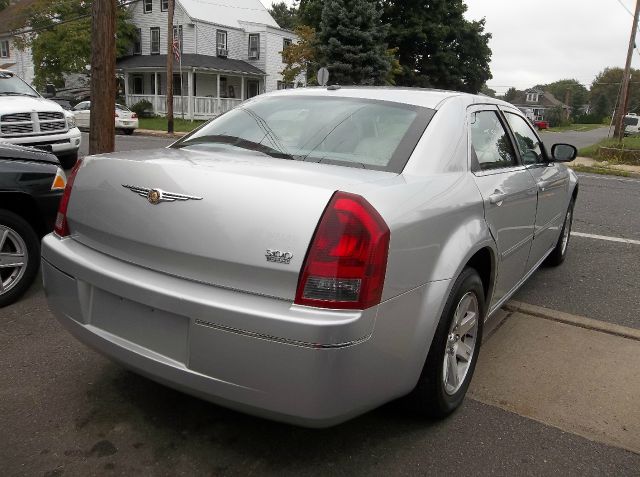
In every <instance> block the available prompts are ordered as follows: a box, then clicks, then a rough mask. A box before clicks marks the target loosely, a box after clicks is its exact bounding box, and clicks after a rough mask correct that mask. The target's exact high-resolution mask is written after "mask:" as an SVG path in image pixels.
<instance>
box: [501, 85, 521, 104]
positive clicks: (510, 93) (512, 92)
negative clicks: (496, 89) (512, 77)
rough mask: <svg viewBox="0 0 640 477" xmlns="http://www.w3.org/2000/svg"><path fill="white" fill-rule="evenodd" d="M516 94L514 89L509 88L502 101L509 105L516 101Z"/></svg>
mask: <svg viewBox="0 0 640 477" xmlns="http://www.w3.org/2000/svg"><path fill="white" fill-rule="evenodd" d="M516 94H518V91H517V90H516V89H515V88H514V87H511V88H509V89H508V90H507V92H506V93H504V100H505V101H508V102H509V103H510V102H511V101H513V100H514V99H516Z"/></svg>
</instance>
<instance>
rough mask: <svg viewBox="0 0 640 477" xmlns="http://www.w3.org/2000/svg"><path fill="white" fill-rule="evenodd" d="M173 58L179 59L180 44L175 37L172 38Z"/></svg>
mask: <svg viewBox="0 0 640 477" xmlns="http://www.w3.org/2000/svg"><path fill="white" fill-rule="evenodd" d="M173 56H175V57H176V60H179V59H180V42H179V41H178V37H177V36H174V37H173Z"/></svg>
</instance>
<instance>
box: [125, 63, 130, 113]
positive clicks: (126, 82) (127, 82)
mask: <svg viewBox="0 0 640 477" xmlns="http://www.w3.org/2000/svg"><path fill="white" fill-rule="evenodd" d="M124 104H126V105H127V106H131V100H130V99H129V73H128V72H127V71H125V72H124Z"/></svg>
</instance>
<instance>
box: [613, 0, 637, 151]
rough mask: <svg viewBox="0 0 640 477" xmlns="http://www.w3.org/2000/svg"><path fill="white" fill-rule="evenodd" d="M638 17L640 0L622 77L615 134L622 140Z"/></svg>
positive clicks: (634, 17) (634, 16)
mask: <svg viewBox="0 0 640 477" xmlns="http://www.w3.org/2000/svg"><path fill="white" fill-rule="evenodd" d="M638 19H640V0H636V12H635V14H634V15H633V26H632V27H631V38H630V39H629V50H628V51H627V63H626V65H625V67H624V77H623V78H622V93H621V94H620V103H619V104H618V114H617V120H616V129H615V132H614V133H613V134H614V136H616V137H617V138H618V140H619V141H620V142H622V138H623V137H624V116H625V114H627V107H628V106H629V76H630V72H631V59H632V58H633V50H634V49H635V46H636V32H637V31H638Z"/></svg>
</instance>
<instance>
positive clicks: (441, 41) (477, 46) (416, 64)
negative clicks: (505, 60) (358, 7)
mask: <svg viewBox="0 0 640 477" xmlns="http://www.w3.org/2000/svg"><path fill="white" fill-rule="evenodd" d="M382 5H383V7H384V15H383V17H382V19H383V21H384V22H385V23H388V24H389V25H390V30H389V34H388V36H387V41H388V44H389V46H390V47H397V48H398V54H399V60H400V64H401V65H402V70H403V71H402V74H401V75H400V76H399V77H398V78H397V83H398V84H400V85H406V86H424V87H436V88H443V89H455V90H462V91H468V92H472V93H477V92H478V91H480V88H482V85H484V84H485V83H486V82H487V80H489V79H490V78H491V72H490V69H489V61H490V60H491V49H490V48H489V39H490V38H491V34H489V33H486V32H485V22H484V20H480V21H468V20H466V19H465V18H464V13H465V12H466V10H467V7H466V5H465V4H464V2H463V1H462V0H382Z"/></svg>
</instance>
